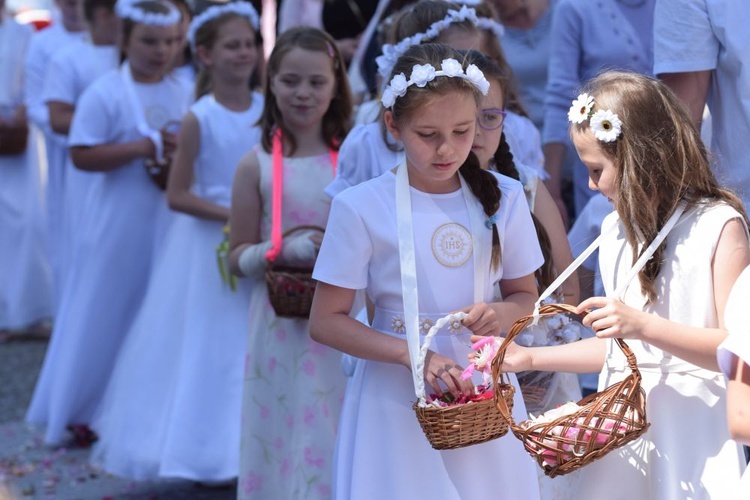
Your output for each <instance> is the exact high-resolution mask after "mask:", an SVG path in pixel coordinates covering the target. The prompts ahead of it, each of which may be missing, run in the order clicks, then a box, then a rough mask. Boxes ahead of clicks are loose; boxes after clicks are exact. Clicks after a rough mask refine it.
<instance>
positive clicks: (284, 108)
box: [271, 47, 336, 129]
mask: <svg viewBox="0 0 750 500" xmlns="http://www.w3.org/2000/svg"><path fill="white" fill-rule="evenodd" d="M271 92H273V95H274V97H275V98H276V105H277V106H278V107H279V110H280V111H281V115H282V116H283V117H284V122H285V123H286V125H287V126H288V127H290V128H292V129H295V128H302V129H306V128H308V127H310V126H317V125H319V124H320V122H321V120H322V119H323V116H324V115H325V114H326V111H328V106H329V105H330V104H331V101H332V100H333V97H334V94H335V92H336V75H335V74H334V72H333V63H332V62H331V56H329V55H328V54H326V53H324V52H320V51H316V50H306V49H301V48H299V47H294V48H293V49H292V50H290V51H289V52H288V53H287V54H286V55H285V56H283V58H282V59H281V61H280V62H279V70H278V72H277V73H276V74H275V75H274V76H273V78H271Z"/></svg>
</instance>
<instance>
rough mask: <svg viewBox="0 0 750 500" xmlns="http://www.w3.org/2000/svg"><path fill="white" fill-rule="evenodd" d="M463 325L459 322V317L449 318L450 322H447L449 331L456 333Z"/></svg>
mask: <svg viewBox="0 0 750 500" xmlns="http://www.w3.org/2000/svg"><path fill="white" fill-rule="evenodd" d="M463 327H464V325H463V323H461V320H460V319H454V320H451V322H450V323H448V329H449V330H450V331H451V333H456V332H457V331H459V330H460V329H461V328H463Z"/></svg>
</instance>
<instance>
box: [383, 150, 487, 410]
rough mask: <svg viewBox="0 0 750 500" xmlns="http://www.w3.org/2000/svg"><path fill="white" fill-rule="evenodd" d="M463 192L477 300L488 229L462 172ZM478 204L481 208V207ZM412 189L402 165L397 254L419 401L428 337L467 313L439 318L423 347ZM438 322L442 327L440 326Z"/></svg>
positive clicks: (476, 299) (481, 292)
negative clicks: (421, 342) (469, 232)
mask: <svg viewBox="0 0 750 500" xmlns="http://www.w3.org/2000/svg"><path fill="white" fill-rule="evenodd" d="M459 179H460V181H461V192H462V193H463V196H464V201H465V202H466V209H467V210H468V212H469V225H470V226H471V235H472V236H471V239H472V246H473V248H472V264H473V267H474V303H477V302H481V301H482V299H483V297H484V276H485V273H486V272H488V271H489V262H488V260H487V258H486V255H485V254H486V252H484V251H483V245H482V244H481V241H482V240H483V238H481V237H479V235H481V234H483V233H482V232H481V231H487V229H486V228H484V224H483V222H482V215H481V214H483V213H484V212H482V211H481V205H479V202H478V200H477V199H476V197H474V195H473V194H472V193H471V190H470V189H469V187H468V186H467V185H466V182H464V180H463V178H462V177H461V176H460V175H459ZM478 205H479V207H478ZM411 209H412V207H411V191H410V188H409V172H408V170H407V167H406V165H405V164H403V163H402V164H401V165H399V167H398V170H397V171H396V222H397V225H398V253H399V259H400V267H401V294H402V298H403V301H404V328H405V330H406V342H407V345H408V347H409V360H410V361H411V367H412V371H411V372H412V380H413V382H414V392H415V394H416V395H417V397H418V398H419V399H420V401H424V399H425V386H424V362H425V356H426V355H427V347H429V339H431V338H432V336H434V335H435V333H437V330H439V329H440V327H442V326H443V325H445V323H446V322H448V321H450V320H451V319H458V320H461V319H463V318H464V317H465V316H466V314H465V313H460V312H459V313H455V314H451V315H448V316H446V317H445V318H442V319H440V320H438V321H437V322H436V323H435V325H434V326H433V327H432V328H431V329H430V332H429V333H428V335H429V339H425V347H423V348H422V349H420V341H419V293H418V290H417V265H416V252H415V250H414V221H413V217H412V210H411ZM438 325H439V326H438Z"/></svg>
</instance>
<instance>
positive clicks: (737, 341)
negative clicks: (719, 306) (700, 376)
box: [716, 267, 750, 500]
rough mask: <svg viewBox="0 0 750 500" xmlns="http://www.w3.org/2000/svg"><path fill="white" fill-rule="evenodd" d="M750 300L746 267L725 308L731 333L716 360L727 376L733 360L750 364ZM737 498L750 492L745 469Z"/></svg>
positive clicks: (749, 270)
mask: <svg viewBox="0 0 750 500" xmlns="http://www.w3.org/2000/svg"><path fill="white" fill-rule="evenodd" d="M748 298H750V267H746V268H745V270H744V271H742V274H740V276H739V277H738V278H737V281H735V282H734V286H733V287H732V292H731V293H730V294H729V299H728V300H727V305H726V306H725V308H724V326H726V328H727V330H728V331H729V336H728V337H727V338H726V339H725V340H724V342H722V343H721V345H719V349H718V351H717V353H716V358H717V360H718V362H719V368H721V371H722V372H723V373H724V375H725V376H727V377H729V376H730V373H731V367H732V360H733V358H734V357H737V358H739V362H745V363H748V362H750V335H748V333H750V332H749V331H748V322H747V300H748ZM734 491H735V492H736V496H735V497H734V498H736V499H738V500H739V499H740V498H743V497H742V495H743V494H744V495H746V494H747V493H748V492H750V469H745V472H744V474H742V479H741V480H740V482H739V484H737V485H736V486H735V488H734Z"/></svg>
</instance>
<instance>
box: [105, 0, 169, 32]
mask: <svg viewBox="0 0 750 500" xmlns="http://www.w3.org/2000/svg"><path fill="white" fill-rule="evenodd" d="M151 1H153V2H155V3H158V4H160V5H163V6H164V7H165V8H166V9H167V12H166V13H161V12H146V11H145V10H143V9H142V8H140V7H139V6H137V5H136V4H137V3H139V0H117V4H115V14H117V17H119V18H120V19H130V20H131V21H133V22H136V23H138V24H145V25H147V26H172V25H173V24H177V23H179V22H180V19H182V14H181V13H180V11H179V10H178V9H177V7H175V6H174V5H172V4H171V3H169V2H167V1H164V0H151Z"/></svg>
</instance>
